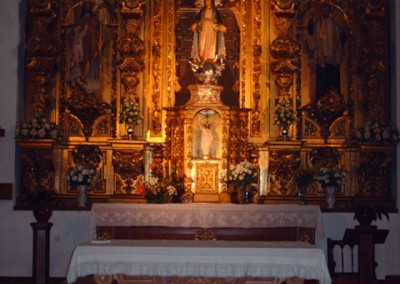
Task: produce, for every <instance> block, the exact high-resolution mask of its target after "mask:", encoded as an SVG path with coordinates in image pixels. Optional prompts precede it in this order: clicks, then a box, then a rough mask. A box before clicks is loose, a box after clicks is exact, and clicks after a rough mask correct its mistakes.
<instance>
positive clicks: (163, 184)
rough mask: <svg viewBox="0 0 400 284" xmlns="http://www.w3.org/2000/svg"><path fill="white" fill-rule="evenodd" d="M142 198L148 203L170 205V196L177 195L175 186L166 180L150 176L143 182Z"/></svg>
mask: <svg viewBox="0 0 400 284" xmlns="http://www.w3.org/2000/svg"><path fill="white" fill-rule="evenodd" d="M144 188H145V193H144V196H145V198H146V200H147V202H148V203H170V202H172V196H174V195H177V194H178V191H177V189H176V187H175V185H174V184H173V183H172V182H171V181H170V180H168V179H161V180H160V179H159V178H158V177H155V176H152V177H150V178H149V179H148V180H146V181H145V182H144Z"/></svg>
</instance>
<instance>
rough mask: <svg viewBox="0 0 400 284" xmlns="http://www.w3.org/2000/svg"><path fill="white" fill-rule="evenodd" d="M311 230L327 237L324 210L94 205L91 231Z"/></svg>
mask: <svg viewBox="0 0 400 284" xmlns="http://www.w3.org/2000/svg"><path fill="white" fill-rule="evenodd" d="M107 226H109V227H118V226H122V227H129V226H132V227H133V226H136V227H139V226H142V227H143V226H146V227H157V226H158V227H160V226H162V227H175V228H176V227H179V228H189V227H199V228H244V229H246V228H278V227H305V228H312V229H313V230H315V233H316V234H317V235H318V236H320V237H321V238H323V237H324V228H323V224H322V214H321V209H320V207H319V206H317V205H297V204H276V205H260V204H247V205H241V204H210V203H204V204H203V203H189V204H136V203H135V204H132V203H112V204H110V203H108V204H104V203H96V204H93V206H92V210H91V214H90V219H89V231H90V232H91V233H92V235H93V236H95V235H96V228H97V227H107Z"/></svg>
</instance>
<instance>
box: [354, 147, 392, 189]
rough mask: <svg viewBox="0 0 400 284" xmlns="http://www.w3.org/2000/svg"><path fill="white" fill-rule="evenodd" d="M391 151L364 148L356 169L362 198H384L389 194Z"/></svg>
mask: <svg viewBox="0 0 400 284" xmlns="http://www.w3.org/2000/svg"><path fill="white" fill-rule="evenodd" d="M391 161H392V158H391V149H390V148H387V149H385V148H382V149H380V147H379V146H378V147H364V148H362V151H361V161H360V165H359V167H358V169H357V182H358V189H359V191H360V194H361V195H363V196H373V197H385V196H387V195H388V194H389V189H390V183H389V182H390V178H389V170H390V164H391Z"/></svg>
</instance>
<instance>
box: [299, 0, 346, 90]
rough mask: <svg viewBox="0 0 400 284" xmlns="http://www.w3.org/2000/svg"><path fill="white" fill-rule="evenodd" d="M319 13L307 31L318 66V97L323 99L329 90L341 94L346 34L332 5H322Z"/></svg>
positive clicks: (311, 21)
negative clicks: (341, 72) (341, 73)
mask: <svg viewBox="0 0 400 284" xmlns="http://www.w3.org/2000/svg"><path fill="white" fill-rule="evenodd" d="M318 11H319V13H320V15H319V16H318V17H317V19H315V20H314V19H310V20H309V22H308V25H307V31H308V34H309V36H310V37H309V41H308V46H309V48H310V50H311V51H313V55H314V61H315V65H316V97H317V98H321V97H322V96H323V95H324V94H325V93H326V92H327V91H328V89H335V90H337V91H338V92H340V63H341V61H342V60H343V58H344V46H345V42H346V34H345V31H344V29H343V27H341V26H340V25H339V23H338V20H337V19H336V18H335V17H334V14H333V10H332V6H331V5H330V4H323V5H320V6H319V9H318Z"/></svg>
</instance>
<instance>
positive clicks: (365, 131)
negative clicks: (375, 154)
mask: <svg viewBox="0 0 400 284" xmlns="http://www.w3.org/2000/svg"><path fill="white" fill-rule="evenodd" d="M399 137H400V135H399V130H398V129H397V128H395V127H393V126H391V125H389V124H384V123H382V122H380V121H379V120H378V119H375V120H372V121H368V122H367V123H366V124H365V125H364V126H361V127H358V128H357V129H356V138H357V140H358V141H360V142H362V143H366V144H370V145H391V144H397V143H398V142H399Z"/></svg>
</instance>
